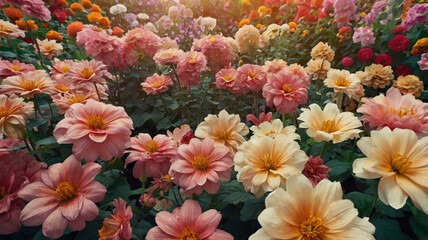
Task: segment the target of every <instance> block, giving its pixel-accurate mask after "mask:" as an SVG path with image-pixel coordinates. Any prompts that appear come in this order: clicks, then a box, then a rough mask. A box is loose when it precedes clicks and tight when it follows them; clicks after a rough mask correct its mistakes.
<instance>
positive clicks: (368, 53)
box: [358, 48, 373, 62]
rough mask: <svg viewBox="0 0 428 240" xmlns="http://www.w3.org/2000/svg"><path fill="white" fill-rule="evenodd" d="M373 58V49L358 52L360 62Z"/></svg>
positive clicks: (363, 49)
mask: <svg viewBox="0 0 428 240" xmlns="http://www.w3.org/2000/svg"><path fill="white" fill-rule="evenodd" d="M372 57H373V50H372V49H371V48H361V49H360V51H358V60H360V61H364V62H366V61H370V59H372Z"/></svg>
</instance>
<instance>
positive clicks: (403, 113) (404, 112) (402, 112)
mask: <svg viewBox="0 0 428 240" xmlns="http://www.w3.org/2000/svg"><path fill="white" fill-rule="evenodd" d="M397 114H398V116H400V118H402V117H404V116H409V115H410V116H412V115H415V114H416V111H415V109H408V108H401V109H400V111H399V112H398V113H397Z"/></svg>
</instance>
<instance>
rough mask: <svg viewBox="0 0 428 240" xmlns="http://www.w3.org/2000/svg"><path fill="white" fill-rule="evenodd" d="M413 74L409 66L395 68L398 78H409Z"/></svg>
mask: <svg viewBox="0 0 428 240" xmlns="http://www.w3.org/2000/svg"><path fill="white" fill-rule="evenodd" d="M412 73H413V70H412V68H411V67H409V66H407V65H400V66H397V68H395V74H396V75H397V76H407V75H410V74H412Z"/></svg>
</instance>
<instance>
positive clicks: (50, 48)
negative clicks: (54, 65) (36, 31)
mask: <svg viewBox="0 0 428 240" xmlns="http://www.w3.org/2000/svg"><path fill="white" fill-rule="evenodd" d="M37 43H38V44H39V48H40V52H41V54H42V55H44V56H46V57H47V58H49V59H52V57H53V56H58V55H59V54H60V53H61V52H62V45H61V43H57V42H56V41H55V40H49V39H45V40H43V41H40V40H39V39H37ZM34 49H36V51H37V47H36V45H34Z"/></svg>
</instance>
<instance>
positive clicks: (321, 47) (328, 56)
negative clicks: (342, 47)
mask: <svg viewBox="0 0 428 240" xmlns="http://www.w3.org/2000/svg"><path fill="white" fill-rule="evenodd" d="M311 57H312V59H317V58H321V59H325V60H327V61H329V62H331V61H333V59H334V51H333V50H332V49H331V47H330V46H329V45H328V43H323V42H319V43H318V44H317V45H316V46H315V47H313V48H312V51H311Z"/></svg>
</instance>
